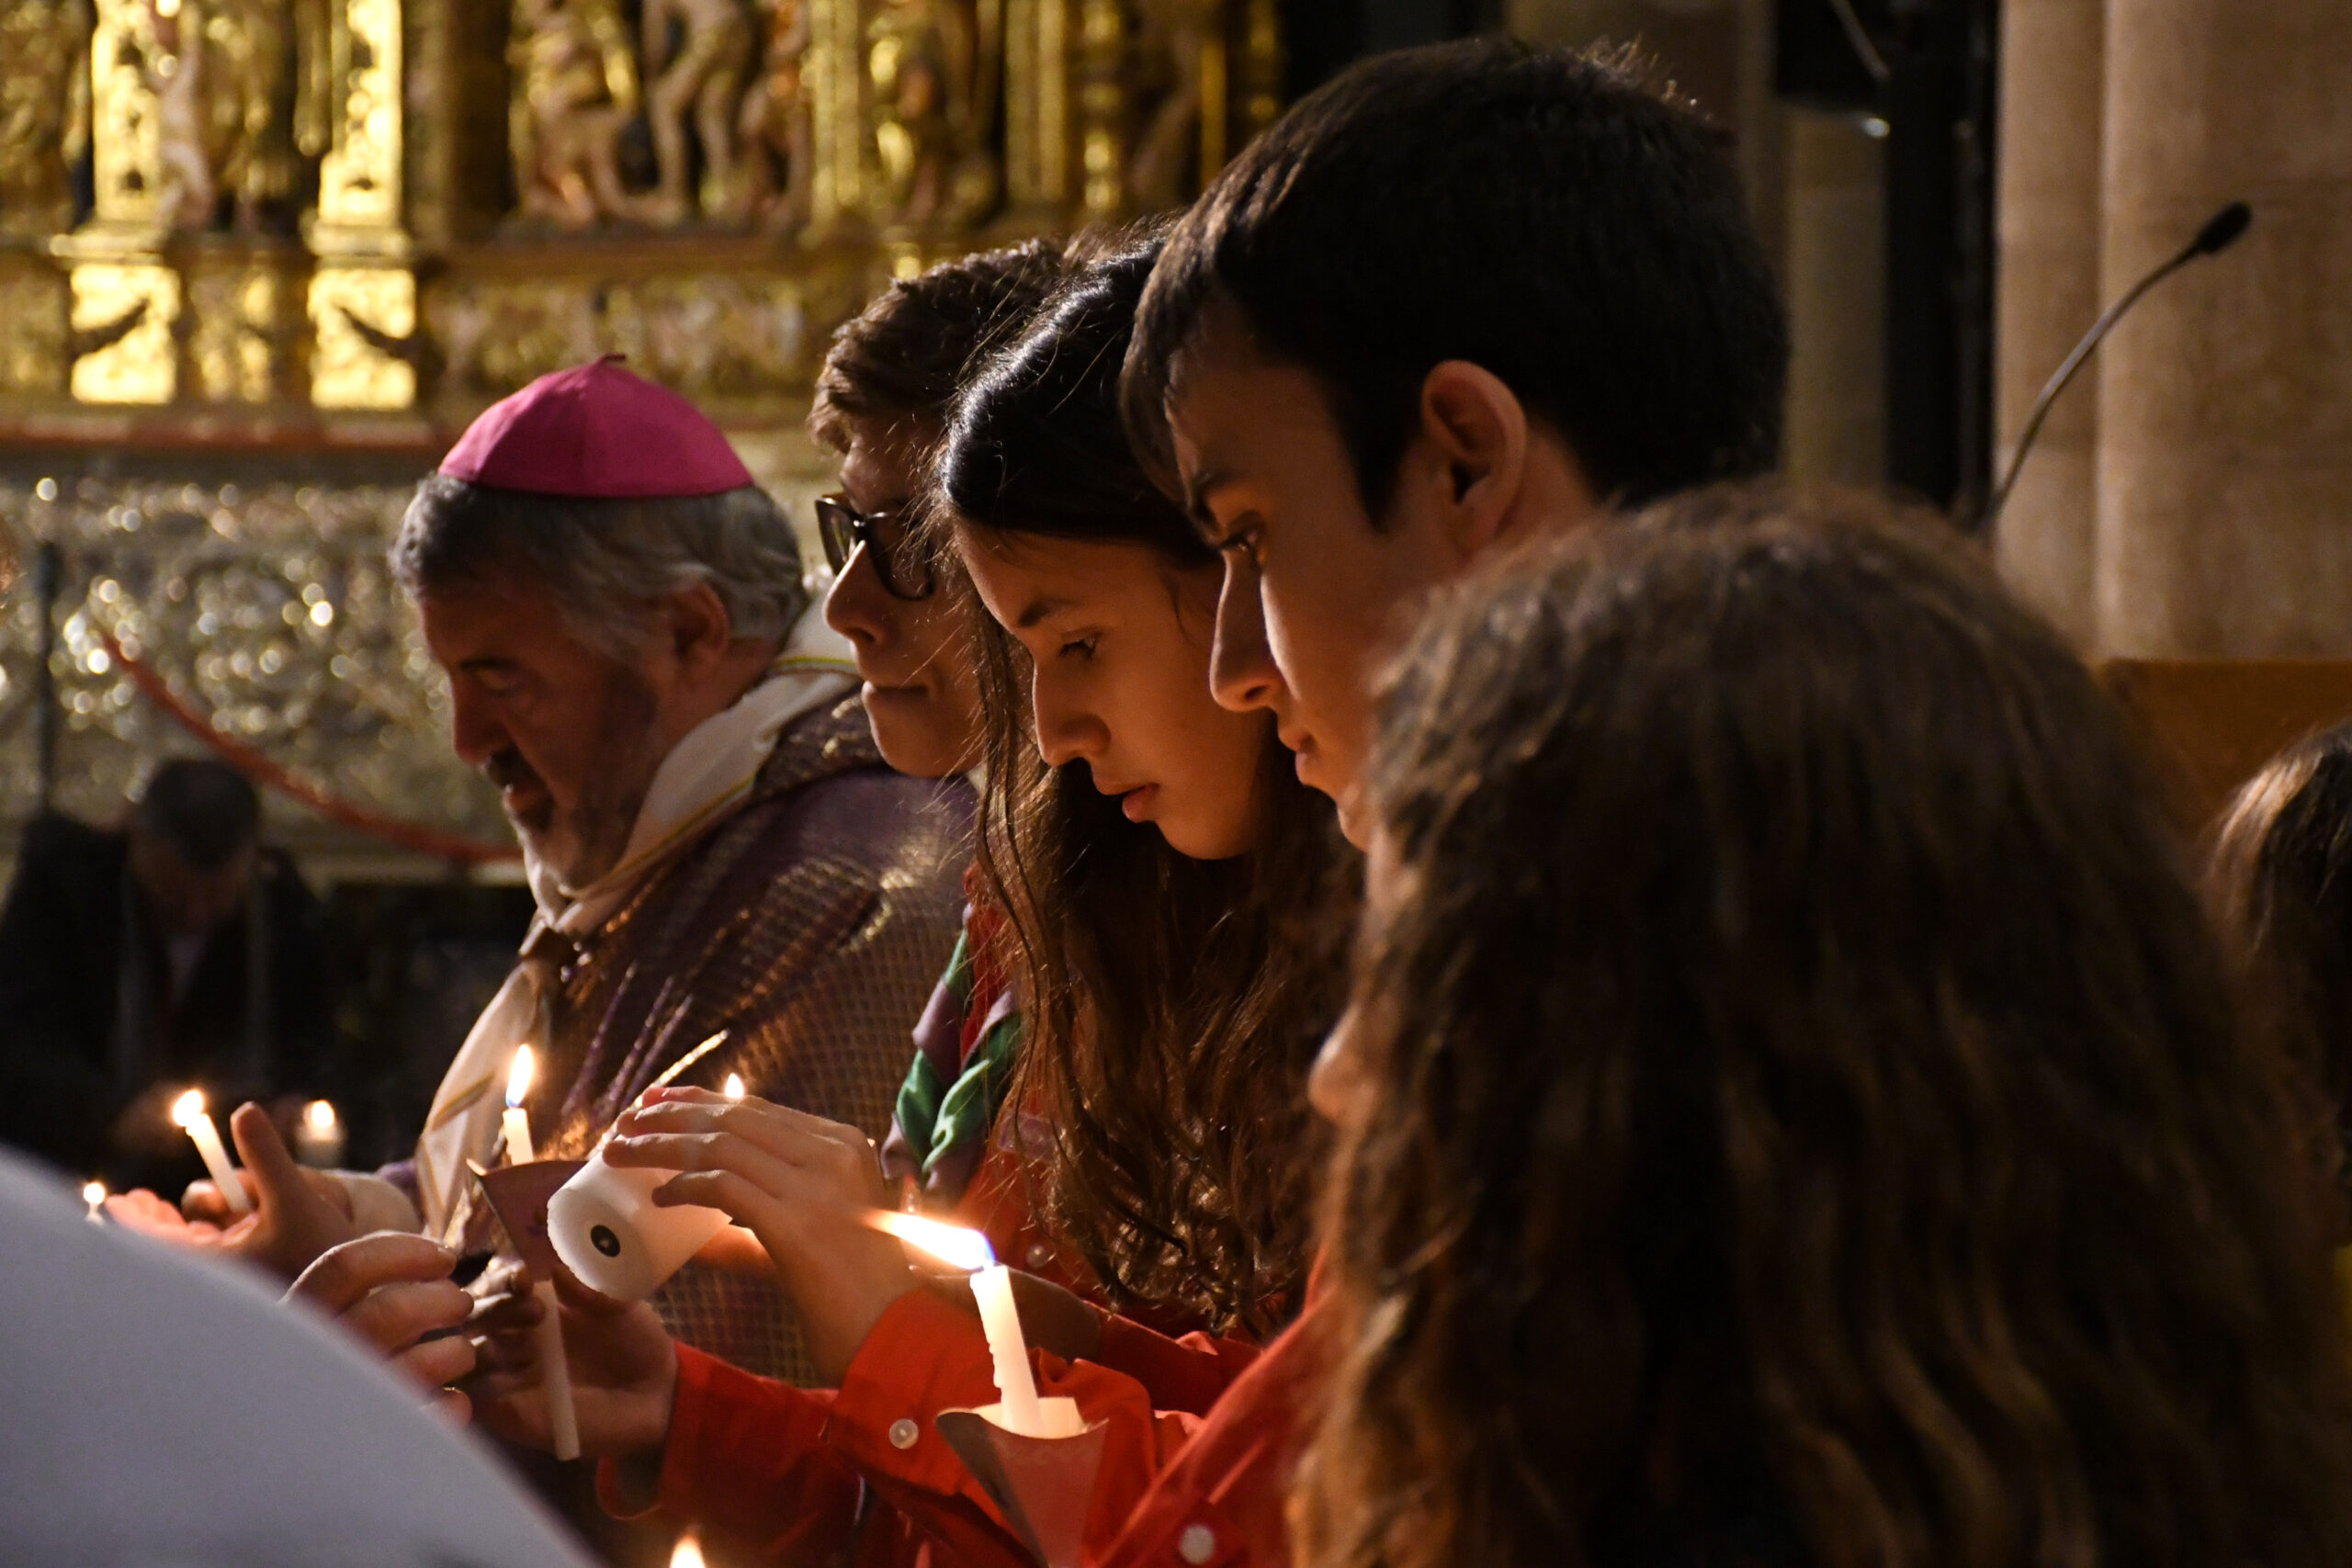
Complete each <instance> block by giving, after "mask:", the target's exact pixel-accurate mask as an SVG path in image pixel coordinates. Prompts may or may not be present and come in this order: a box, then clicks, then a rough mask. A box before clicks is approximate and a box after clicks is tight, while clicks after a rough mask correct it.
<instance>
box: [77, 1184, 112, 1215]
mask: <svg viewBox="0 0 2352 1568" xmlns="http://www.w3.org/2000/svg"><path fill="white" fill-rule="evenodd" d="M82 1201H84V1202H85V1203H87V1204H88V1205H89V1206H90V1207H91V1208H93V1209H95V1208H96V1207H97V1206H98V1205H99V1204H101V1203H103V1202H105V1201H107V1184H106V1183H105V1182H103V1181H85V1182H84V1183H82Z"/></svg>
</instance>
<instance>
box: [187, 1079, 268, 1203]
mask: <svg viewBox="0 0 2352 1568" xmlns="http://www.w3.org/2000/svg"><path fill="white" fill-rule="evenodd" d="M172 1120H173V1121H175V1122H178V1123H179V1124H180V1125H181V1126H183V1127H185V1128H187V1135H188V1137H189V1138H190V1139H191V1140H192V1141H193V1142H194V1143H195V1145H196V1152H197V1153H198V1154H200V1155H202V1156H204V1168H205V1169H206V1170H207V1171H209V1173H210V1174H211V1177H212V1185H213V1186H215V1187H218V1188H219V1189H220V1196H221V1199H222V1200H223V1201H226V1202H227V1203H228V1205H229V1212H230V1213H232V1214H246V1213H252V1212H253V1207H254V1205H253V1200H252V1199H250V1198H248V1197H246V1196H245V1184H244V1183H243V1182H242V1181H240V1180H238V1179H237V1168H236V1167H235V1166H233V1165H231V1164H230V1163H229V1151H228V1150H227V1149H225V1148H223V1147H221V1146H220V1129H219V1128H218V1127H215V1126H214V1125H213V1124H212V1118H211V1117H210V1116H209V1115H208V1114H206V1113H205V1110H204V1091H203V1090H202V1089H190V1090H188V1091H187V1093H186V1094H184V1095H182V1096H180V1097H179V1099H177V1100H174V1101H173V1102H172Z"/></svg>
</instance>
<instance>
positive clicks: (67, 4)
mask: <svg viewBox="0 0 2352 1568" xmlns="http://www.w3.org/2000/svg"><path fill="white" fill-rule="evenodd" d="M89 47H90V13H89V9H88V7H87V6H85V4H84V3H83V0H8V3H7V4H6V5H0V229H5V230H6V231H8V232H11V233H17V234H46V233H52V232H55V231H58V230H61V229H63V228H65V227H66V226H67V225H68V224H70V223H71V222H73V220H74V191H73V185H72V181H71V178H70V172H71V170H72V167H73V164H74V160H76V159H77V158H79V157H80V156H81V155H82V149H83V147H84V146H85V145H86V143H87V141H88V139H89V134H90V67H89V59H88V51H89Z"/></svg>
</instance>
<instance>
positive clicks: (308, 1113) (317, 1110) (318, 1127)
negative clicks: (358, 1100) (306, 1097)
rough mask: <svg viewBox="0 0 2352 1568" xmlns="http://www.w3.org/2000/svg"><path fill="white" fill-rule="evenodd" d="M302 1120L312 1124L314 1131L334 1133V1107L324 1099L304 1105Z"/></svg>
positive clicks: (312, 1130)
mask: <svg viewBox="0 0 2352 1568" xmlns="http://www.w3.org/2000/svg"><path fill="white" fill-rule="evenodd" d="M302 1120H303V1121H304V1122H308V1123H309V1124H310V1128H311V1132H313V1133H318V1134H327V1133H332V1132H334V1106H332V1105H330V1104H328V1103H327V1102H326V1101H325V1100H312V1101H311V1103H310V1104H308V1105H306V1106H304V1107H302Z"/></svg>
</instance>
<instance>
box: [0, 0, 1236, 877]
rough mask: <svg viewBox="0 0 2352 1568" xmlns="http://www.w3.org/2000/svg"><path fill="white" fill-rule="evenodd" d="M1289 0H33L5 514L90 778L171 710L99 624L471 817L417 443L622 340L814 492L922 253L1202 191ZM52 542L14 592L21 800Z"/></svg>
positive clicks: (11, 727) (381, 797) (255, 723)
mask: <svg viewBox="0 0 2352 1568" xmlns="http://www.w3.org/2000/svg"><path fill="white" fill-rule="evenodd" d="M1276 15H1277V13H1276V5H1275V0H0V525H5V527H6V530H7V532H8V534H9V535H10V536H11V538H12V542H13V544H14V547H15V552H16V554H17V557H18V558H19V559H20V560H31V559H33V558H35V557H36V556H37V554H38V552H39V550H40V547H41V546H42V545H43V544H48V545H51V546H53V547H55V548H54V549H53V550H52V551H51V559H52V560H53V561H54V562H55V563H56V566H55V575H56V576H57V577H58V578H59V583H58V591H57V594H56V614H55V616H54V618H53V620H52V621H51V636H52V637H53V639H54V648H53V649H52V651H51V655H50V657H49V660H48V664H47V670H48V672H49V677H50V679H49V682H47V685H49V686H53V688H54V693H55V702H56V705H57V707H56V711H57V712H58V713H59V715H60V719H61V739H60V741H59V743H58V746H57V749H56V750H57V754H58V758H59V761H58V766H57V770H56V778H55V784H56V786H57V787H56V798H57V804H59V805H62V806H64V807H68V808H73V809H80V810H84V811H87V812H91V813H93V814H102V813H104V812H105V811H107V810H108V809H111V808H113V807H115V806H116V804H117V803H119V800H120V798H121V791H122V789H123V787H124V786H125V785H126V784H129V783H130V781H131V780H132V778H133V777H134V776H135V775H136V773H137V772H138V771H139V769H140V768H141V767H142V766H143V765H145V763H146V762H148V761H152V759H153V757H154V756H155V755H157V754H158V753H160V752H162V751H164V750H184V749H186V745H187V743H186V741H185V739H177V738H175V737H174V736H173V735H172V733H171V732H170V730H169V729H168V727H166V726H164V725H163V724H162V723H161V721H160V720H159V719H158V718H157V717H156V716H154V715H153V714H152V713H150V712H148V711H147V708H146V705H143V704H142V702H141V700H140V699H139V698H138V697H137V695H136V694H134V693H133V692H132V691H131V689H130V686H129V685H128V683H127V682H124V680H123V679H122V678H121V672H120V671H119V670H117V669H114V668H113V667H112V664H111V661H110V660H109V659H108V656H107V654H106V652H105V651H104V649H103V646H102V644H101V642H100V641H99V640H98V639H96V629H97V628H99V627H101V626H103V627H104V628H105V629H106V630H107V631H109V632H111V633H113V634H115V635H117V636H119V637H126V638H127V639H128V642H127V643H126V647H129V648H136V649H143V650H144V651H143V652H142V653H141V654H140V655H139V657H141V658H143V659H144V660H147V661H148V662H149V663H151V664H153V666H154V667H156V668H157V669H158V670H160V671H163V672H164V674H166V675H167V676H168V677H169V678H170V680H171V682H172V684H173V686H174V688H175V690H176V691H179V692H181V693H182V694H184V695H186V696H187V699H188V701H189V703H190V704H191V705H194V706H198V707H200V708H202V709H203V710H204V711H206V712H207V713H209V714H210V715H212V716H213V717H214V719H215V721H216V722H217V723H220V725H221V726H223V727H224V728H230V729H232V730H234V731H235V732H236V733H237V734H238V735H239V738H240V739H243V740H246V741H249V742H250V743H252V744H254V745H256V746H258V747H260V748H261V749H263V750H266V751H267V752H269V753H270V754H271V755H272V756H273V757H274V758H277V759H279V760H281V761H285V762H286V763H287V764H288V765H289V766H293V767H297V768H300V769H301V770H302V771H303V772H304V773H307V774H308V775H310V776H311V777H314V778H316V779H317V780H319V781H321V782H322V783H323V784H327V785H329V786H330V787H332V788H334V789H337V790H340V791H343V792H345V793H347V794H348V795H352V796H353V797H354V798H356V799H358V800H360V801H362V802H363V803H365V804H368V805H371V806H374V807H382V808H386V809H390V810H394V811H398V812H401V813H403V814H405V815H408V816H411V817H414V818H419V819H422V820H425V821H430V822H435V823H439V824H442V825H445V826H449V827H456V828H461V829H479V830H481V831H493V830H495V828H496V823H495V818H494V812H493V811H492V808H491V807H490V804H489V802H488V801H487V799H486V797H485V796H484V795H482V794H481V792H480V791H479V789H478V788H477V787H476V786H475V785H474V784H473V783H472V781H470V780H469V778H468V777H467V776H466V775H465V774H464V773H463V772H462V770H458V769H457V768H456V766H455V764H454V762H452V761H449V760H448V759H447V756H446V748H445V743H444V740H443V735H444V733H445V731H444V727H443V724H442V719H443V714H442V712H441V709H442V708H443V706H444V705H445V704H446V696H445V695H444V694H442V693H441V691H440V690H439V688H438V686H437V683H436V682H435V680H434V679H433V677H432V675H431V671H430V669H429V664H428V662H427V661H426V660H424V659H423V657H422V650H421V649H419V648H418V647H417V645H416V640H415V637H414V633H413V626H411V625H410V624H409V621H408V619H407V617H406V615H405V614H404V611H403V609H402V607H401V605H400V604H398V602H397V596H396V595H395V594H393V593H392V592H391V591H390V587H389V585H388V584H387V583H386V582H385V581H384V579H383V574H382V571H381V570H380V557H381V551H382V546H383V542H384V537H385V535H386V534H387V532H388V531H389V529H390V526H391V525H393V523H395V522H396V521H397V518H398V515H399V511H400V507H401V502H402V500H403V499H404V482H405V480H406V479H413V476H414V475H415V474H417V473H422V472H423V471H424V470H425V469H427V468H430V466H431V464H432V463H433V461H434V460H435V458H436V457H438V455H439V452H440V451H441V450H442V449H443V448H444V447H445V446H446V445H447V442H448V441H449V440H450V439H452V438H453V437H454V435H455V434H456V432H457V431H458V430H459V429H461V428H462V427H463V425H464V423H466V421H467V420H469V418H470V417H471V416H472V415H473V414H474V413H475V412H478V411H479V410H480V409H481V407H482V406H483V405H485V404H486V403H488V402H489V401H491V400H493V399H495V398H497V397H499V396H502V395H503V394H504V393H506V392H508V391H510V390H512V389H515V388H516V387H518V386H521V385H522V384H523V383H525V382H526V381H528V380H529V379H530V378H533V377H535V376H537V375H539V374H541V373H543V372H546V371H548V370H552V369H556V368H560V367H563V366H566V365H570V364H576V363H579V362H581V361H582V360H585V359H589V358H593V357H594V356H595V355H600V354H605V353H621V354H625V355H628V360H629V363H630V365H631V367H633V368H635V369H637V370H638V371H639V373H640V374H644V375H648V376H650V377H653V378H657V379H660V380H662V381H664V382H666V383H667V384H669V385H671V386H673V387H675V388H677V389H679V390H681V391H683V392H684V393H686V394H687V395H688V396H690V397H692V398H694V399H695V400H696V401H697V402H699V403H700V404H702V406H704V407H705V408H706V409H707V410H708V411H709V412H711V413H712V414H713V415H714V416H715V417H717V418H718V419H719V420H720V421H721V422H722V423H725V424H726V425H727V426H728V427H729V430H730V432H732V433H733V434H735V435H736V436H737V438H738V441H739V444H740V445H741V446H742V447H743V449H744V452H745V456H746V457H747V459H748V460H750V461H751V462H752V466H753V468H754V469H755V470H756V471H758V472H760V474H761V476H762V478H763V480H765V481H767V482H769V483H770V484H771V485H773V486H774V487H775V488H776V489H777V490H778V491H779V492H780V493H783V494H784V495H786V498H787V499H788V500H794V501H797V500H798V499H799V498H800V497H801V496H803V495H805V494H806V493H807V492H808V491H809V490H811V489H812V488H814V486H815V485H816V484H817V483H818V482H819V481H820V478H821V471H822V463H821V461H820V458H819V457H818V456H817V455H816V454H815V453H814V452H813V451H812V450H810V449H809V446H808V445H807V443H806V441H805V440H804V439H803V438H801V437H800V436H799V434H798V427H799V423H800V420H801V417H802V416H803V415H804V414H805V412H806V410H807V406H808V398H809V385H810V381H811V378H812V376H813V373H814V370H815V367H816V364H817V361H818V359H819V357H820V355H821V353H822V349H823V345H824V343H825V341H826V339H827V337H828V335H829V334H830V333H831V330H832V328H833V327H834V326H835V325H836V324H837V323H838V322H840V321H842V320H843V319H844V318H846V317H847V316H848V315H850V314H852V313H854V311H855V310H857V309H858V308H859V307H860V305H861V304H862V303H863V302H864V301H865V299H867V298H869V297H870V296H871V294H872V293H873V292H874V291H875V290H876V288H879V287H880V286H881V285H882V284H883V283H885V282H886V281H887V280H888V278H890V277H891V276H899V275H906V274H910V273H911V272H913V271H915V270H917V269H919V268H921V267H922V266H923V265H927V264H928V263H929V262H931V261H933V260H934V259H938V258H940V257H944V256H946V255H951V254H959V253H962V252H965V251H967V250H971V249H974V248H978V247H980V246H984V245H987V244H990V243H1001V242H1002V241H1004V240H1008V239H1012V238H1016V237H1022V236H1027V235H1031V234H1037V233H1050V232H1066V231H1070V230H1073V229H1075V228H1078V227H1080V226H1083V225H1085V224H1087V223H1090V222H1096V221H1106V220H1120V219H1123V218H1126V217H1131V216H1134V215H1136V214H1138V213H1142V212H1148V211H1151V210H1155V209H1163V208H1166V207H1170V206H1172V205H1175V204H1177V203H1179V202H1181V201H1182V200H1183V199H1185V198H1186V197H1188V196H1189V195H1191V194H1192V193H1193V191H1195V190H1196V189H1197V188H1198V186H1199V184H1200V181H1201V179H1202V176H1203V173H1204V171H1213V170H1214V169H1216V167H1217V166H1218V165H1220V164H1222V163H1223V162H1224V160H1225V158H1226V157H1227V154H1228V153H1229V152H1230V151H1231V150H1232V149H1234V148H1236V147H1238V146H1239V145H1240V143H1241V142H1242V141H1244V140H1246V139H1247V138H1248V137H1249V136H1250V134H1251V133H1252V132H1253V131H1255V130H1257V129H1258V128H1259V127H1261V126H1262V125H1264V124H1265V123H1267V122H1268V121H1269V120H1271V119H1272V118H1273V115H1274V113H1275V112H1276V109H1277V107H1278V101H1277V100H1278V94H1279V82H1280V74H1281V43H1280V39H1279V36H1278V35H1279V29H1278V25H1277V20H1276ZM38 575H39V574H38V573H33V572H25V571H20V572H19V573H18V574H17V582H16V585H15V586H14V587H13V588H12V589H11V590H10V592H9V595H8V599H7V602H6V612H5V618H0V817H5V818H13V819H21V818H22V817H23V815H24V814H25V813H26V812H27V811H28V810H29V809H31V807H32V805H33V803H34V801H35V798H36V797H37V795H38V794H39V787H40V786H39V784H38V783H37V781H36V780H35V778H34V776H33V775H34V771H35V770H34V764H33V760H32V753H33V752H34V750H36V748H34V747H32V746H30V745H28V744H27V743H26V742H27V740H28V737H29V736H30V735H31V733H32V731H33V729H34V728H35V726H36V719H37V715H36V714H35V713H34V711H33V710H34V708H35V707H36V705H40V704H44V703H46V702H47V701H48V700H49V698H48V695H47V693H46V692H45V690H44V682H43V681H42V679H41V678H40V648H41V646H42V632H41V626H40V619H41V617H40V613H39V610H38V607H37V605H36V604H34V602H33V594H34V589H35V586H36V584H35V581H34V579H35V578H36V577H37V576H38Z"/></svg>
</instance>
